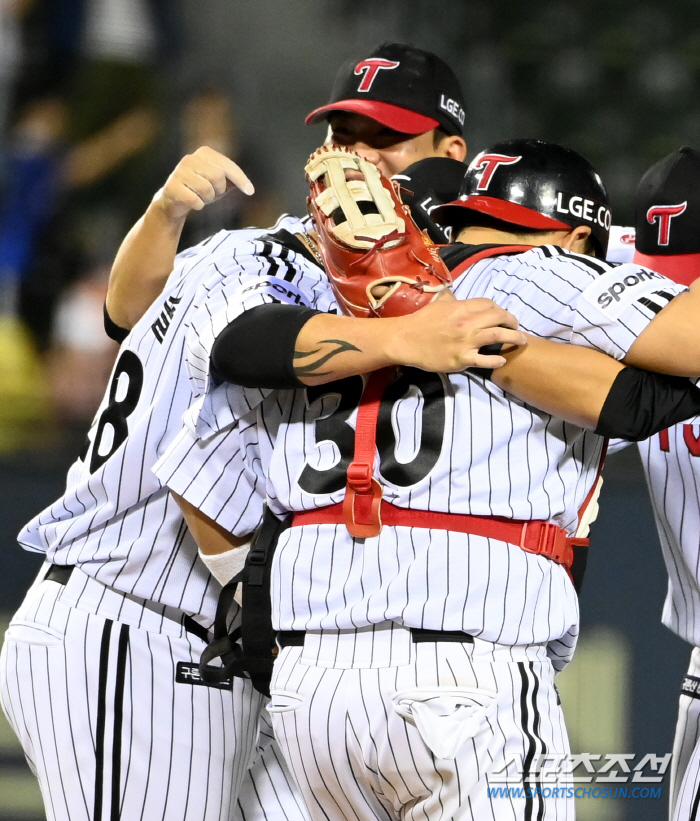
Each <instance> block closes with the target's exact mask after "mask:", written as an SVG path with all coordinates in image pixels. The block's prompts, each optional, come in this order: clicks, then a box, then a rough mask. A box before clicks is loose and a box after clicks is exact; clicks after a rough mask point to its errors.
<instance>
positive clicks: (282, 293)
mask: <svg viewBox="0 0 700 821" xmlns="http://www.w3.org/2000/svg"><path fill="white" fill-rule="evenodd" d="M259 293H263V294H266V295H267V296H268V297H271V298H272V300H273V301H275V302H286V303H288V304H290V305H304V306H305V307H308V299H307V298H306V297H305V296H304V294H303V293H302V292H301V291H300V290H299V288H297V287H296V285H294V284H293V283H291V282H288V281H287V280H284V279H280V278H279V277H275V276H264V275H263V276H260V277H259V278H258V279H255V280H253V281H252V282H250V281H249V282H245V283H244V284H243V285H241V286H240V288H238V290H237V291H236V293H235V295H234V298H235V299H238V300H240V301H242V302H243V303H245V300H246V298H248V297H250V296H254V295H255V294H259Z"/></svg>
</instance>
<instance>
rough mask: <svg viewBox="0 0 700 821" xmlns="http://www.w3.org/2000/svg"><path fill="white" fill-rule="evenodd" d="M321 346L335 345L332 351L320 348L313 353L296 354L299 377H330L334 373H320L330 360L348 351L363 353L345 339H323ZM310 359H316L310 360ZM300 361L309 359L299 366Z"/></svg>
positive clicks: (295, 370) (295, 366) (296, 368)
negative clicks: (298, 361)
mask: <svg viewBox="0 0 700 821" xmlns="http://www.w3.org/2000/svg"><path fill="white" fill-rule="evenodd" d="M319 345H321V346H322V345H334V346H335V347H333V348H332V349H331V350H330V351H329V350H328V349H324V348H322V347H318V348H316V349H315V350H313V351H302V352H299V351H295V352H294V360H295V363H294V372H295V373H296V375H297V376H298V377H299V376H328V374H329V373H332V371H319V370H318V369H319V368H320V367H322V366H323V365H325V364H326V362H328V360H329V359H332V358H333V357H334V356H338V354H341V353H345V352H346V351H358V352H360V353H361V351H360V349H359V348H356V347H355V346H354V345H352V344H351V343H350V342H346V341H345V340H344V339H322V340H321V341H320V342H319ZM309 357H315V358H313V359H309ZM298 359H307V361H306V362H303V363H300V364H297V363H296V360H298Z"/></svg>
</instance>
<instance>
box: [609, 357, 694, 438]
mask: <svg viewBox="0 0 700 821" xmlns="http://www.w3.org/2000/svg"><path fill="white" fill-rule="evenodd" d="M698 414H700V389H698V388H696V387H695V385H693V383H692V382H690V380H688V379H686V378H684V377H678V376H664V375H663V374H658V373H651V372H650V371H643V370H640V369H639V368H634V367H631V366H630V367H627V368H624V369H623V370H621V371H620V373H619V374H618V375H617V377H616V378H615V381H614V382H613V384H612V387H611V388H610V392H609V393H608V395H607V397H606V399H605V402H604V404H603V409H602V410H601V412H600V417H599V419H598V427H597V428H596V429H595V432H596V433H597V434H599V435H600V436H607V437H610V438H611V439H627V440H628V441H630V442H640V441H642V440H643V439H648V438H649V437H650V436H653V434H655V433H657V432H658V431H660V430H663V429H664V428H668V427H671V426H672V425H676V424H678V423H679V422H682V421H684V420H685V419H689V418H690V417H691V416H697V415H698Z"/></svg>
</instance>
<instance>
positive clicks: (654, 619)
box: [0, 0, 700, 821]
mask: <svg viewBox="0 0 700 821" xmlns="http://www.w3.org/2000/svg"><path fill="white" fill-rule="evenodd" d="M383 40H403V41H407V42H412V43H414V44H416V45H418V46H420V47H423V48H427V49H431V50H433V51H435V52H437V53H438V54H439V55H440V56H441V57H442V58H443V59H444V60H446V61H447V62H448V63H450V64H451V65H452V66H453V68H454V69H455V71H456V73H457V74H458V76H459V77H460V79H461V81H462V84H463V87H464V91H465V94H466V99H467V121H466V137H467V141H468V143H469V149H470V150H469V153H470V155H472V156H473V155H474V154H475V153H476V152H477V151H479V150H480V149H481V148H482V147H484V146H485V145H486V144H487V143H489V142H493V141H495V140H497V139H504V138H510V137H516V136H517V137H538V138H543V139H548V140H554V141H556V142H560V143H563V144H564V145H567V146H569V147H571V148H574V149H576V150H577V151H579V152H581V153H582V154H584V155H585V156H587V157H588V158H589V159H590V160H591V161H592V162H593V164H594V165H595V166H596V167H597V168H598V170H599V171H600V172H601V174H602V176H603V178H604V180H605V181H606V183H607V185H608V187H609V190H610V193H611V196H612V200H613V220H614V222H616V223H617V224H618V225H619V224H623V225H624V224H629V223H630V222H631V220H632V218H633V210H632V209H633V205H632V198H633V192H634V189H635V187H636V184H637V182H638V180H639V177H640V176H641V174H642V173H643V171H644V170H645V169H646V168H647V167H648V166H649V165H650V164H652V163H653V162H655V161H656V160H658V159H660V158H661V157H662V156H664V155H665V154H667V153H669V152H670V151H672V150H674V149H676V148H678V147H680V146H681V145H686V144H687V145H691V146H694V147H696V148H698V147H700V107H699V106H698V99H697V95H698V86H699V77H700V7H698V4H697V2H690V0H669V1H668V2H665V3H661V2H644V1H643V0H634V1H633V0H617V1H616V2H615V3H610V2H602V0H577V2H573V1H572V0H552V2H544V1H542V0H534V1H533V2H531V3H514V2H512V0H511V1H510V2H507V0H382V2H381V3H378V2H376V0H374V1H372V0H291V1H289V0H288V2H280V0H236V2H231V0H206V2H202V1H201V0H0V500H1V501H0V612H1V613H4V618H5V619H6V618H7V617H8V616H9V614H10V613H11V611H12V610H13V608H15V607H16V606H17V605H18V603H19V601H20V600H21V596H22V594H23V591H24V590H25V589H26V587H27V586H28V584H29V582H30V581H31V577H32V575H33V574H34V573H35V572H36V568H37V561H36V557H35V556H29V555H27V554H24V553H23V552H22V551H21V550H20V549H19V548H18V547H17V545H16V543H15V541H14V537H15V534H16V532H17V531H18V529H19V528H20V527H21V525H23V524H24V523H25V521H26V520H28V519H29V518H30V517H31V516H33V515H34V514H35V513H37V512H38V511H39V510H40V509H41V508H42V507H43V506H45V505H46V504H49V503H50V502H51V501H53V500H54V499H55V498H56V497H57V496H58V495H60V493H61V492H62V487H63V482H64V477H65V471H66V468H67V466H68V465H69V464H70V463H71V461H73V459H74V458H75V456H76V455H77V453H78V452H79V450H80V446H81V443H82V439H83V437H84V435H85V431H86V429H87V426H88V424H89V422H90V419H91V417H92V415H93V413H94V411H95V409H96V407H97V404H98V403H99V400H100V398H101V395H102V392H103V390H104V385H105V383H106V380H107V376H108V373H109V370H110V367H111V364H112V362H113V358H114V354H115V347H114V345H113V344H112V343H110V342H109V340H107V339H106V337H105V336H104V335H103V332H102V330H101V322H102V318H101V310H102V302H103V299H104V293H105V287H106V280H107V276H108V273H109V266H110V263H111V260H112V258H113V256H114V253H115V251H116V249H117V247H118V245H119V242H120V240H121V239H122V237H123V236H124V234H125V233H126V231H127V230H128V228H129V226H130V225H131V224H132V223H133V222H134V221H135V220H136V219H137V218H138V217H139V215H140V214H141V213H142V212H143V210H144V209H145V207H146V205H147V204H148V202H149V200H150V198H151V197H152V196H153V194H154V193H155V191H156V190H157V189H158V188H159V187H160V186H161V185H162V184H163V182H164V181H165V179H166V177H167V175H168V173H169V172H170V170H172V168H173V167H174V165H175V164H176V162H177V160H178V159H179V157H180V156H182V154H184V153H185V152H187V151H190V150H193V149H194V148H196V147H197V146H198V145H200V144H203V143H206V144H209V145H212V146H213V147H215V148H217V149H218V150H221V151H224V152H225V153H227V154H229V155H230V156H231V157H232V158H233V159H235V160H236V161H237V162H239V163H240V164H241V165H242V167H243V168H244V169H245V170H246V171H247V173H248V174H249V176H250V177H251V179H252V180H253V182H254V184H255V186H256V189H257V194H256V196H255V197H254V198H252V199H251V200H250V201H248V200H246V199H245V198H243V197H237V196H236V195H235V194H232V195H230V196H229V197H228V198H226V199H225V200H223V201H221V203H220V204H218V206H217V207H216V208H213V209H211V210H210V211H209V212H204V213H203V214H202V215H198V216H197V217H196V218H195V219H192V220H191V222H190V224H189V225H188V228H187V232H186V236H185V238H184V239H183V244H192V243H195V242H198V241H200V240H201V239H203V238H204V237H206V236H207V235H209V234H210V233H212V232H214V231H216V230H218V229H219V228H237V227H242V226H245V225H268V224H271V223H273V222H274V220H275V218H276V217H277V215H278V214H279V213H281V212H283V211H288V212H291V213H297V214H303V213H304V210H305V197H306V186H305V183H304V179H303V171H302V168H303V165H304V162H305V160H306V158H307V157H308V155H309V153H310V152H311V151H312V150H313V149H314V148H315V147H316V146H317V145H318V144H320V143H321V142H322V141H323V139H324V136H325V133H324V129H323V127H322V126H316V127H311V128H307V127H306V126H305V125H304V122H303V121H304V117H305V115H306V114H307V113H308V112H309V111H310V110H311V109H312V108H314V107H316V106H318V105H321V104H323V103H324V102H326V101H327V98H328V96H329V94H330V88H331V85H332V81H333V77H334V75H335V72H336V70H337V68H338V66H339V65H340V63H341V62H342V61H343V60H345V59H347V58H349V57H352V56H362V52H366V51H367V50H369V49H371V48H372V47H373V46H375V45H377V44H378V43H379V42H381V41H383ZM606 482H607V485H606V488H605V490H604V493H603V503H602V505H601V516H600V519H599V521H598V523H597V525H596V526H595V530H594V549H593V550H592V555H591V561H590V571H589V574H588V577H587V580H586V585H585V589H584V592H583V596H582V600H581V603H582V609H583V626H584V628H583V634H582V642H581V647H580V653H579V657H578V659H577V661H576V662H575V663H574V664H573V665H572V667H571V669H570V670H569V671H567V672H566V673H565V675H564V676H563V677H562V679H561V681H562V691H563V698H564V704H565V707H566V709H567V720H568V722H569V724H570V727H571V735H572V743H573V745H574V746H575V747H576V748H577V749H578V750H580V751H588V752H601V753H603V754H605V753H607V752H635V753H637V754H638V755H639V756H642V755H644V754H646V753H647V752H654V753H659V754H661V753H664V752H667V751H669V750H670V746H671V738H672V732H673V722H674V712H675V706H676V697H677V691H678V688H679V684H680V678H681V675H682V673H683V670H684V668H685V666H686V664H687V659H688V657H689V651H690V648H689V647H686V646H685V645H683V643H682V642H681V641H680V640H678V639H676V638H675V637H673V636H672V635H671V634H670V633H669V632H668V631H666V630H665V629H664V628H663V627H661V625H660V624H659V614H660V611H661V604H662V601H663V596H664V591H665V576H664V570H663V565H662V563H661V558H660V553H659V550H658V544H657V541H656V534H655V528H654V524H653V519H652V516H651V512H650V507H649V503H648V500H647V496H646V489H645V487H644V483H643V479H642V476H641V470H640V467H639V463H638V459H637V457H636V453H635V451H634V450H633V449H630V450H629V451H628V452H626V453H624V454H621V455H618V456H615V457H613V458H611V459H610V461H609V465H608V467H607V468H606ZM0 621H2V618H0ZM37 801H38V799H37V794H36V789H35V787H34V785H33V782H32V779H31V776H30V775H29V773H28V771H27V770H26V768H25V767H24V764H23V762H22V759H21V755H20V753H19V752H18V749H17V746H16V744H15V743H14V741H13V739H12V737H11V734H10V733H9V730H8V729H7V728H6V727H4V726H3V725H2V724H1V723H0V821H19V819H25V821H26V819H38V818H41V817H42V816H41V812H40V810H39V809H37V808H38V807H39V806H40V804H38V803H37ZM665 803H666V794H665V793H664V798H663V799H662V800H655V799H647V800H638V801H632V800H630V801H620V802H618V803H609V802H603V801H602V800H598V801H588V802H585V803H583V804H581V805H580V806H579V817H580V818H581V819H584V821H585V819H596V818H600V819H610V820H611V821H612V819H640V820H642V819H661V818H663V817H664V815H665Z"/></svg>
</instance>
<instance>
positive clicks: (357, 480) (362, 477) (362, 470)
mask: <svg viewBox="0 0 700 821" xmlns="http://www.w3.org/2000/svg"><path fill="white" fill-rule="evenodd" d="M348 487H351V488H352V489H353V490H354V491H356V492H357V493H369V491H370V488H371V487H372V465H370V464H368V463H367V462H352V463H351V464H350V467H349V468H348Z"/></svg>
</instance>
